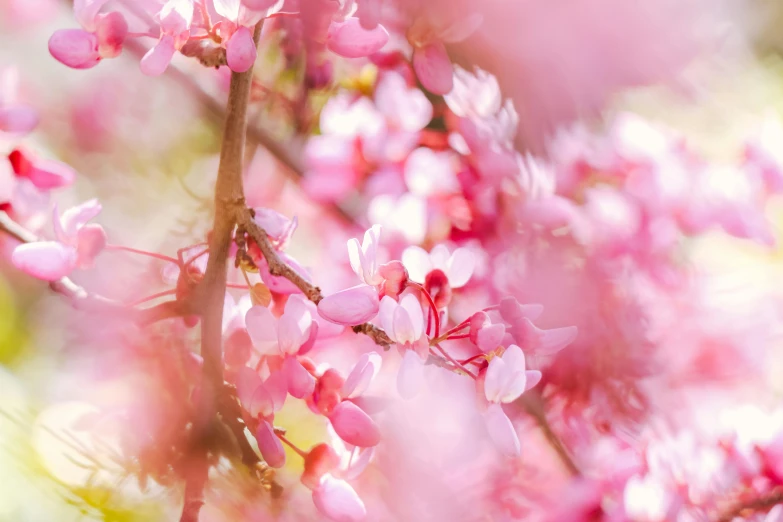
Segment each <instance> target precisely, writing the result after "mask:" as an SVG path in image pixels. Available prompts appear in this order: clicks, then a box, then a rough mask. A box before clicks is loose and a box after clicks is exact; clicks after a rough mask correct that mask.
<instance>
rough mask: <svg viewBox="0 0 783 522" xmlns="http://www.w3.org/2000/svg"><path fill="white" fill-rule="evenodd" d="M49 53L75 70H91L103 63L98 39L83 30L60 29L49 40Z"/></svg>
mask: <svg viewBox="0 0 783 522" xmlns="http://www.w3.org/2000/svg"><path fill="white" fill-rule="evenodd" d="M49 53H51V55H52V56H53V57H54V58H55V59H56V60H57V61H59V62H60V63H62V64H65V65H67V66H68V67H72V68H74V69H89V68H90V67H94V66H96V65H97V64H98V62H99V61H101V56H100V54H99V52H98V37H97V36H96V35H95V34H93V33H88V32H87V31H84V30H82V29H60V30H58V31H55V32H54V34H53V35H52V36H51V37H50V38H49Z"/></svg>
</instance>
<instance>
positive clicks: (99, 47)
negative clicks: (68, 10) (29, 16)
mask: <svg viewBox="0 0 783 522" xmlns="http://www.w3.org/2000/svg"><path fill="white" fill-rule="evenodd" d="M107 1H108V0H75V1H74V3H73V11H74V15H75V17H76V20H77V21H78V22H79V24H80V25H81V26H82V27H83V29H60V30H58V31H55V32H54V34H52V36H51V38H49V52H50V53H51V55H52V56H53V57H54V58H55V59H57V60H58V61H59V62H61V63H63V64H65V65H67V66H68V67H72V68H74V69H89V68H90V67H94V66H95V65H97V64H98V62H100V61H101V60H102V59H103V58H115V57H117V56H119V55H120V53H121V52H122V45H123V43H124V42H125V37H126V36H127V34H128V23H127V22H126V21H125V18H124V17H123V16H122V14H121V13H119V12H116V11H112V12H109V13H106V14H100V10H101V8H102V7H103V5H104V4H106V2H107Z"/></svg>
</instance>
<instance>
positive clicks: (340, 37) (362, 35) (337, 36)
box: [326, 18, 389, 58]
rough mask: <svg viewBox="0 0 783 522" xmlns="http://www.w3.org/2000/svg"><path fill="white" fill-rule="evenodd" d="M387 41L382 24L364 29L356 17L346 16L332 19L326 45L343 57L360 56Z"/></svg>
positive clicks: (387, 35)
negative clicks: (341, 18)
mask: <svg viewBox="0 0 783 522" xmlns="http://www.w3.org/2000/svg"><path fill="white" fill-rule="evenodd" d="M388 41H389V33H388V32H387V31H386V29H384V28H383V26H380V25H378V26H376V27H374V28H373V29H365V28H364V27H362V25H361V23H360V22H359V19H358V18H347V19H346V20H345V21H332V23H331V25H330V26H329V31H328V33H327V36H326V47H327V48H328V49H329V50H330V51H332V52H333V53H335V54H338V55H340V56H344V57H345V58H362V57H365V56H370V55H371V54H373V53H376V52H378V51H380V50H381V49H382V48H383V46H384V45H386V42H388Z"/></svg>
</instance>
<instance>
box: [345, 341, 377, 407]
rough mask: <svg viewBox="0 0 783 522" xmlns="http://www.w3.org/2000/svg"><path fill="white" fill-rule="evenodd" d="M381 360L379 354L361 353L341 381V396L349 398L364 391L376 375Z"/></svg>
mask: <svg viewBox="0 0 783 522" xmlns="http://www.w3.org/2000/svg"><path fill="white" fill-rule="evenodd" d="M381 361H382V359H381V356H380V355H379V354H377V353H375V352H372V353H365V354H364V355H362V356H361V357H360V358H359V360H358V361H356V364H355V365H354V367H353V369H352V370H351V373H349V374H348V377H346V379H345V382H344V383H343V389H342V392H341V394H342V396H343V397H344V398H346V399H351V398H353V397H358V396H359V395H361V394H362V393H364V391H365V390H366V389H367V387H368V386H369V385H370V383H371V382H372V380H373V379H374V378H375V376H376V375H378V372H379V371H380V369H381Z"/></svg>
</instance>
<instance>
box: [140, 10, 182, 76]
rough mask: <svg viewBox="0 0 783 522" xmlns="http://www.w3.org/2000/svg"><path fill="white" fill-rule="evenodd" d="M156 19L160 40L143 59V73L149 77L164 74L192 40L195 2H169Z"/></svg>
mask: <svg viewBox="0 0 783 522" xmlns="http://www.w3.org/2000/svg"><path fill="white" fill-rule="evenodd" d="M155 18H156V20H157V21H158V23H159V24H160V39H159V40H158V43H156V44H155V45H154V46H153V47H152V48H151V49H150V50H149V51H147V54H145V55H144V57H143V58H142V59H141V72H143V73H144V74H146V75H148V76H157V75H159V74H162V73H163V72H164V71H165V70H166V68H167V67H168V66H169V63H170V62H171V59H172V58H173V56H174V53H175V52H177V51H178V50H179V49H181V48H182V46H183V45H185V43H186V42H187V41H188V39H189V38H190V24H191V22H192V20H193V0H168V1H167V2H166V3H165V4H163V6H162V7H161V9H160V12H158V14H157V15H156V17H155Z"/></svg>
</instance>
